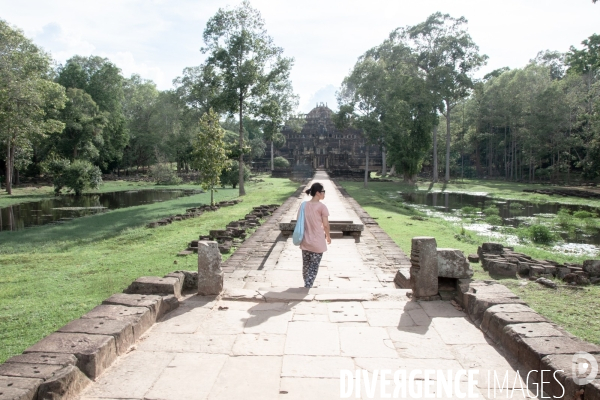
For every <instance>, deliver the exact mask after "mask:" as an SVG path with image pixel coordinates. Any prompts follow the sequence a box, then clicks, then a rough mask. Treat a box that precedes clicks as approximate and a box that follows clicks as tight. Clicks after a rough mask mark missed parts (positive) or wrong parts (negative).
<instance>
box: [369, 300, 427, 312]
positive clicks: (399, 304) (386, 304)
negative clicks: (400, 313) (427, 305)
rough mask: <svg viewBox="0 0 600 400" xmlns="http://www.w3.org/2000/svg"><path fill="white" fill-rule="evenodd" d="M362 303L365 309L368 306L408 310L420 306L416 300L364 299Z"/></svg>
mask: <svg viewBox="0 0 600 400" xmlns="http://www.w3.org/2000/svg"><path fill="white" fill-rule="evenodd" d="M362 305H363V308H364V309H365V310H366V309H370V308H383V309H396V310H404V311H409V310H416V309H420V308H421V306H420V305H419V303H418V302H416V301H385V300H384V301H365V302H363V303H362Z"/></svg>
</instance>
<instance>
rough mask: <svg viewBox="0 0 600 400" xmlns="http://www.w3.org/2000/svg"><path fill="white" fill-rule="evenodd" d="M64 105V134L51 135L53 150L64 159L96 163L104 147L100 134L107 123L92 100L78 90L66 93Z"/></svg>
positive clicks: (105, 116) (71, 89)
mask: <svg viewBox="0 0 600 400" xmlns="http://www.w3.org/2000/svg"><path fill="white" fill-rule="evenodd" d="M67 99H68V100H67V103H66V106H65V108H64V109H63V110H62V111H61V113H60V119H61V121H63V122H64V123H65V130H64V131H63V132H62V133H61V134H59V135H53V139H54V140H53V141H54V142H55V149H56V150H57V151H58V153H60V154H61V155H62V156H63V157H66V158H69V159H71V160H72V161H75V160H76V159H78V158H82V159H85V160H90V161H97V160H98V157H99V156H100V151H99V150H98V149H99V148H100V147H102V145H103V144H104V140H103V137H102V130H103V129H104V127H105V126H106V124H107V122H108V118H107V114H108V113H105V112H101V111H100V109H99V108H98V105H96V103H95V102H94V100H92V97H91V96H90V95H89V94H87V93H85V92H84V91H83V90H81V89H74V88H69V89H67Z"/></svg>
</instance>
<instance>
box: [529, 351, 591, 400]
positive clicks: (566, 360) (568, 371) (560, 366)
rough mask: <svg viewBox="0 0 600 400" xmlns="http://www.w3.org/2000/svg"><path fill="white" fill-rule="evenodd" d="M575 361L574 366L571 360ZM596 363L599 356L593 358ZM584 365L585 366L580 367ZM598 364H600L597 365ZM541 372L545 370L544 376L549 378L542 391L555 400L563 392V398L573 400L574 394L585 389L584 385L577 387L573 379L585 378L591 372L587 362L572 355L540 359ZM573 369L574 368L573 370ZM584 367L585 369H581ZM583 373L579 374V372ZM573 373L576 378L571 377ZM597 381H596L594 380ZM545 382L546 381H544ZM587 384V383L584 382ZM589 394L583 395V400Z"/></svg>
mask: <svg viewBox="0 0 600 400" xmlns="http://www.w3.org/2000/svg"><path fill="white" fill-rule="evenodd" d="M574 359H575V366H574V365H573V364H574V363H573V360H574ZM595 359H596V362H599V361H600V356H599V355H596V356H595ZM581 363H584V364H585V365H581ZM599 364H600V363H599ZM541 365H542V370H547V371H549V372H546V373H545V374H544V376H550V379H549V384H548V383H546V384H545V385H544V391H545V392H546V393H548V394H549V395H550V396H554V397H555V398H561V396H563V391H564V393H565V395H564V398H565V399H569V400H573V399H574V398H575V396H574V394H575V393H576V392H578V391H580V390H582V389H585V386H586V385H585V384H584V385H579V383H578V382H575V380H574V379H573V378H579V379H581V378H586V377H587V376H588V375H589V374H590V372H591V365H590V363H589V361H588V360H585V359H583V358H579V357H577V356H574V355H573V354H554V355H550V356H546V357H544V358H542V364H541ZM573 367H574V368H573ZM583 367H585V368H583ZM580 368H581V370H582V372H583V373H580V372H579V370H580ZM573 372H575V373H576V377H574V376H573ZM596 380H598V379H596ZM544 381H545V382H547V381H548V380H547V379H544ZM586 383H587V382H586ZM588 394H589V393H586V394H585V397H584V398H585V399H588V397H593V396H588Z"/></svg>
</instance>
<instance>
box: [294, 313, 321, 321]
mask: <svg viewBox="0 0 600 400" xmlns="http://www.w3.org/2000/svg"><path fill="white" fill-rule="evenodd" d="M292 321H313V322H330V321H329V316H328V315H326V314H294V316H293V317H292Z"/></svg>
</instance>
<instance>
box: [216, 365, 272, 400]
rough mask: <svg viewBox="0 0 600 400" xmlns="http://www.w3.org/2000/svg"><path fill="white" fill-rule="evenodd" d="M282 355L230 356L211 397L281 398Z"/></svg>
mask: <svg viewBox="0 0 600 400" xmlns="http://www.w3.org/2000/svg"><path fill="white" fill-rule="evenodd" d="M281 359H282V357H274V356H250V357H246V356H241V357H229V358H228V359H227V361H225V364H224V365H223V368H221V371H220V373H219V375H218V377H217V379H216V381H215V383H214V385H213V386H212V389H211V391H210V394H209V396H208V399H209V400H220V399H223V400H250V399H257V400H258V399H260V400H272V399H278V398H279V384H280V382H279V381H280V378H279V375H280V373H281Z"/></svg>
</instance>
